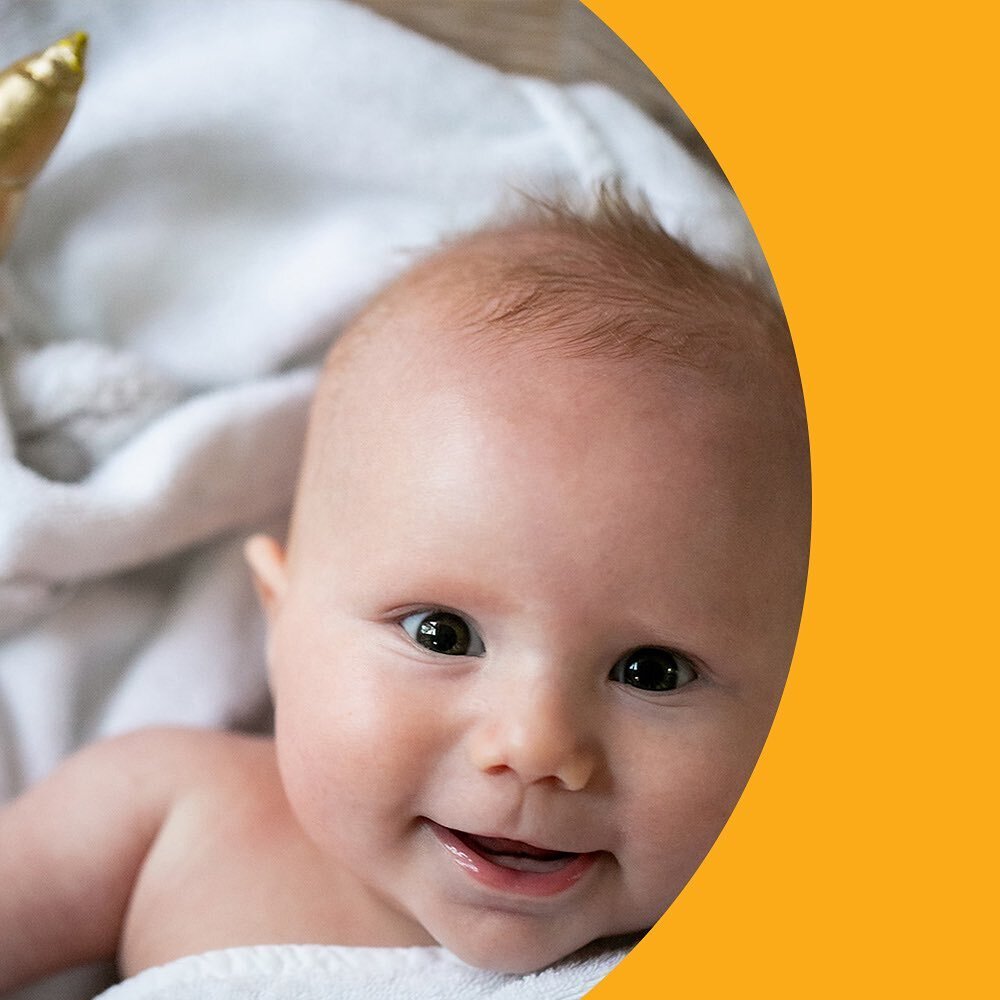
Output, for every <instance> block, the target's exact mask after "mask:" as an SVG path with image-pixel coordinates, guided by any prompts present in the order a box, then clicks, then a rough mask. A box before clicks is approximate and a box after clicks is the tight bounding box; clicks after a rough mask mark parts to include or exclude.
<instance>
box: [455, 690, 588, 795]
mask: <svg viewBox="0 0 1000 1000" xmlns="http://www.w3.org/2000/svg"><path fill="white" fill-rule="evenodd" d="M517 687H518V690H514V691H512V690H506V691H504V692H503V693H502V694H497V696H496V697H494V698H492V699H491V700H490V702H489V703H488V704H487V705H485V706H484V708H483V709H482V714H481V717H480V719H479V720H478V724H477V725H476V726H475V728H474V730H473V732H472V734H471V737H470V741H469V747H470V757H471V759H472V763H473V764H474V765H475V766H476V767H477V768H478V769H479V770H481V771H484V772H486V773H489V774H503V773H512V774H514V775H515V776H516V777H517V778H519V779H520V780H521V781H522V782H523V783H525V784H534V783H536V782H541V781H553V782H555V783H557V784H558V785H559V786H561V787H562V788H565V789H567V790H569V791H580V790H582V789H584V788H586V786H587V785H588V784H589V783H590V781H591V780H592V778H593V776H594V772H595V770H596V767H597V759H598V750H597V746H596V742H595V740H594V739H593V738H592V736H591V726H590V725H589V722H588V719H587V712H586V709H585V706H583V705H581V704H579V702H578V701H577V700H576V699H574V698H573V697H572V696H571V695H570V693H569V692H567V691H565V690H563V689H561V688H560V687H559V686H558V685H555V684H550V685H527V686H524V685H518V686H517Z"/></svg>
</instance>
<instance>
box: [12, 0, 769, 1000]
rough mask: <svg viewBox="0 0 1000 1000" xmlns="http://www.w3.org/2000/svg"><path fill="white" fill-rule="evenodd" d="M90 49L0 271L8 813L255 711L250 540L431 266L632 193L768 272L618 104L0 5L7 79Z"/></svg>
mask: <svg viewBox="0 0 1000 1000" xmlns="http://www.w3.org/2000/svg"><path fill="white" fill-rule="evenodd" d="M78 29H84V30H86V31H88V32H89V33H90V35H91V44H90V50H89V54H88V78H87V81H86V82H85V84H84V87H83V90H82V92H81V95H80V99H79V103H78V109H77V113H76V115H75V116H74V118H73V120H72V121H71V123H70V126H69V129H68V131H67V133H66V135H65V136H64V138H63V141H62V142H61V143H60V145H59V147H58V148H57V150H56V153H55V155H54V157H53V159H52V161H51V162H50V163H49V164H48V166H47V167H46V169H45V171H44V172H43V174H42V175H41V177H40V178H39V179H38V181H37V182H36V184H35V186H34V187H33V189H32V191H31V194H30V196H29V199H28V203H27V207H26V210H25V214H24V216H23V219H22V223H21V226H20V229H19V231H18V233H17V235H16V237H15V240H14V242H13V245H12V247H11V250H10V252H9V254H8V257H7V259H6V260H5V261H4V262H3V264H2V265H0V800H2V799H4V798H6V797H8V796H10V795H13V794H15V793H17V792H18V791H19V790H21V789H22V788H24V787H25V786H26V785H27V784H29V783H31V782H33V781H35V780H36V779H38V778H40V777H41V776H42V775H44V774H45V773H46V772H47V771H48V770H49V769H50V768H51V767H52V766H53V765H54V764H55V763H56V762H57V761H58V760H59V759H60V758H61V757H62V756H64V755H65V754H66V753H68V752H70V751H71V750H73V749H75V748H76V747H77V746H79V745H80V744H82V743H84V742H87V741H89V740H92V739H95V738H97V737H100V736H106V735H111V734H113V733H117V732H121V731H123V730H127V729H132V728H135V727H137V726H140V725H144V724H150V723H162V722H171V723H180V724H194V725H240V724H244V723H251V722H253V721H254V720H255V719H256V718H257V717H258V716H259V714H260V712H261V711H262V710H266V704H267V692H266V683H265V677H264V661H263V648H264V644H263V636H262V623H261V617H260V613H259V611H258V609H257V607H256V603H255V601H254V598H253V595H252V592H251V588H250V585H249V582H248V577H247V573H246V571H245V570H244V568H243V565H242V560H241V556H240V547H241V543H242V540H243V538H244V537H245V536H246V535H247V534H249V533H250V532H251V531H252V530H255V529H257V528H259V527H262V526H263V527H268V526H270V527H271V528H272V529H274V530H278V531H280V530H281V526H282V524H283V522H284V519H285V517H286V515H287V510H288V507H289V504H290V500H291V496H292V490H293V485H294V477H295V470H296V465H297V461H298V456H299V448H300V440H301V437H302V432H303V429H304V426H305V419H306V407H307V404H308V400H309V397H310V394H311V392H312V390H313V387H314V385H315V378H316V370H317V365H318V363H319V360H320V359H321V357H322V354H323V353H324V351H325V349H326V348H327V346H328V345H329V344H330V342H331V341H332V339H333V338H334V337H335V336H336V334H337V333H338V332H339V331H340V330H341V329H342V327H343V326H344V324H345V322H346V321H347V320H348V319H349V317H350V316H351V314H352V313H353V312H354V311H355V310H356V309H357V308H358V306H359V304H360V303H361V302H363V300H364V299H365V298H366V296H368V295H369V294H370V293H371V292H372V291H373V290H375V289H376V288H377V287H379V286H380V285H381V284H383V283H384V282H385V281H386V280H387V279H388V278H390V277H391V276H392V275H393V274H395V273H397V272H398V271H399V270H400V269H402V268H403V267H405V266H406V264H407V262H408V261H409V260H410V259H412V256H413V254H414V252H416V251H419V250H420V249H421V248H426V247H428V246H432V245H434V244H435V243H436V242H437V241H438V240H439V238H440V237H441V235H442V234H444V233H449V232H453V231H455V230H457V229H468V228H472V227H474V226H476V225H477V224H478V223H480V222H481V221H482V220H484V219H486V218H488V217H492V216H494V215H495V213H496V211H497V209H498V207H500V206H503V205H509V204H511V203H512V201H513V199H512V197H511V192H512V190H514V189H527V190H529V191H535V192H538V193H543V194H544V193H545V192H550V191H553V190H555V189H556V188H560V189H566V190H568V191H570V192H572V191H579V190H588V189H591V188H592V187H593V185H594V183H595V182H596V181H598V180H600V179H603V178H607V177H617V178H620V179H621V180H622V181H623V182H624V185H625V186H626V188H629V187H635V188H640V189H641V190H642V191H644V192H645V194H646V196H647V197H648V199H649V201H650V202H651V204H652V206H653V208H654V210H655V211H656V212H657V214H658V216H659V217H660V219H661V221H662V222H663V223H664V225H665V226H666V227H667V228H668V229H669V230H670V231H671V232H673V233H674V234H676V235H678V236H680V237H682V238H684V239H686V240H688V241H689V242H690V243H691V244H692V245H693V246H694V247H695V249H697V250H698V251H699V252H700V253H702V254H703V255H704V256H706V257H707V258H710V259H712V260H714V261H717V262H720V263H725V264H728V265H729V266H732V267H735V268H739V269H742V270H744V271H747V272H749V273H752V274H756V275H758V276H761V277H762V280H766V278H765V277H763V276H765V275H766V268H765V266H764V264H763V261H762V258H761V256H760V252H759V249H758V247H757V244H756V241H755V239H754V237H753V234H752V232H751V230H750V227H749V225H748V223H747V221H746V219H745V217H744V215H743V212H742V211H741V209H740V208H739V205H738V204H737V202H736V201H735V199H734V197H733V196H732V194H731V193H730V192H729V190H728V189H727V188H726V186H725V185H724V184H723V183H722V182H720V181H719V179H718V178H717V177H715V176H714V175H713V174H712V173H711V172H710V171H709V170H707V169H706V168H705V167H703V166H702V165H700V164H699V163H697V162H696V161H695V160H694V159H693V158H692V157H691V156H690V155H689V154H688V153H687V152H686V151H685V150H684V149H683V147H682V146H681V145H680V144H679V143H678V142H676V141H674V140H673V139H672V138H671V137H670V136H668V135H666V134H665V133H664V132H663V131H662V130H661V129H660V128H659V127H658V126H657V125H655V124H654V123H653V122H651V121H650V120H649V119H647V118H646V117H645V116H644V115H643V114H641V113H640V112H639V111H637V110H636V109H635V108H633V107H632V106H631V105H630V104H629V103H628V102H627V101H625V100H624V99H622V98H621V97H619V96H617V95H616V94H614V93H612V92H611V91H609V90H608V89H606V88H604V87H602V86H599V85H591V84H577V85H573V86H568V87H562V86H556V85H554V84H551V83H547V82H544V81H540V80H534V79H526V78H518V77H512V76H506V75H504V74H502V73H499V72H497V71H496V70H494V69H492V68H490V67H487V66H484V65H481V64H478V63H476V62H473V61H471V60H469V59H467V58H465V57H463V56H461V55H459V54H457V53H455V52H452V51H450V50H448V49H447V48H444V47H442V46H440V45H437V44H435V43H432V42H430V41H428V40H426V39H424V38H421V37H419V36H417V35H414V34H412V33H410V32H408V31H405V30H403V29H401V28H399V27H398V26H396V25H394V24H392V23H390V22H387V21H384V20H382V19H380V18H378V17H376V16H375V15H373V14H371V13H370V12H368V11H366V10H364V9H362V8H358V7H355V6H352V5H350V4H347V3H344V2H340V0H143V2H142V3H134V2H131V0H35V2H33V3H30V4H24V3H21V2H18V0H0V64H6V63H7V62H9V61H12V60H14V59H15V58H18V57H20V56H22V55H23V54H25V53H27V52H29V51H33V50H36V49H39V48H41V47H43V46H44V45H46V44H47V43H49V42H51V41H52V40H54V39H56V38H58V37H61V36H62V35H65V34H67V33H69V32H71V31H74V30H78ZM62 995H63V996H69V994H67V993H65V992H64V993H62Z"/></svg>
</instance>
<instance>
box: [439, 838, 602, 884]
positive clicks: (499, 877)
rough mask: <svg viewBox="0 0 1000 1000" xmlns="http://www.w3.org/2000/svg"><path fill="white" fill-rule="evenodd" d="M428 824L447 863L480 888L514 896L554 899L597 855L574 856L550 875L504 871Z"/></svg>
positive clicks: (575, 879) (466, 845) (587, 869)
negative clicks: (441, 848)
mask: <svg viewBox="0 0 1000 1000" xmlns="http://www.w3.org/2000/svg"><path fill="white" fill-rule="evenodd" d="M427 822H428V825H429V826H430V828H431V830H432V831H433V833H434V836H435V837H437V839H438V841H439V842H440V844H441V845H442V846H443V847H444V849H445V850H446V851H447V852H448V855H449V856H450V858H451V860H452V861H453V862H454V863H455V864H456V865H458V866H459V868H461V869H462V870H463V871H464V872H466V873H467V874H468V875H470V876H471V877H472V878H474V879H475V880H476V881H477V882H479V883H480V884H481V885H484V886H486V887H487V888H489V889H496V890H499V891H500V892H506V893H510V894H512V895H518V896H558V895H559V894H560V893H562V892H566V891H567V890H568V889H570V888H572V887H573V886H574V885H576V883H577V882H579V881H580V879H581V878H583V876H584V875H586V874H587V872H588V871H590V869H591V868H593V866H594V864H595V863H596V861H597V859H598V857H599V852H597V851H594V852H591V853H590V854H577V855H576V856H575V857H573V858H572V859H571V860H570V861H567V862H566V864H565V866H564V867H562V868H559V869H557V870H556V871H551V872H526V871H517V870H515V869H513V868H504V867H503V866H502V865H498V864H495V863H494V862H493V861H491V860H490V859H489V858H488V857H485V856H484V855H482V854H480V853H479V852H478V851H476V850H475V849H474V848H473V847H471V846H470V845H469V844H467V843H465V841H464V840H461V839H460V838H459V837H458V836H456V835H455V834H454V833H452V831H451V830H449V829H448V828H447V827H445V826H440V825H439V824H437V823H435V822H434V821H433V820H428V821H427Z"/></svg>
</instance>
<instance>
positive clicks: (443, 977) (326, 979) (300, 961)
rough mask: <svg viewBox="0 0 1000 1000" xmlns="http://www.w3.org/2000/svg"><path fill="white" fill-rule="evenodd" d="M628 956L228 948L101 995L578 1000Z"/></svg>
mask: <svg viewBox="0 0 1000 1000" xmlns="http://www.w3.org/2000/svg"><path fill="white" fill-rule="evenodd" d="M626 954H627V949H626V948H623V947H620V946H606V947H603V946H591V947H590V948H587V949H584V950H583V951H581V952H579V953H578V954H576V955H574V956H572V957H571V958H569V959H566V960H564V961H562V962H559V963H558V964H556V965H554V966H551V967H550V968H548V969H543V970H542V971H541V972H537V973H534V974H532V975H529V976H513V975H503V974H500V973H496V972H485V971H483V970H482V969H475V968H473V967H472V966H469V965H466V964H465V963H464V962H461V961H460V960H459V959H457V958H455V956H454V955H452V954H451V953H450V952H447V951H445V950H444V949H443V948H335V947H323V946H319V945H274V946H270V947H263V948H230V949H226V950H225V951H213V952H208V953H206V954H204V955H197V956H193V957H191V958H182V959H179V960H178V961H176V962H171V963H169V964H168V965H163V966H159V967H158V968H155V969H147V970H146V971H145V972H140V973H139V975H137V976H135V977H133V978H132V979H127V980H125V981H124V982H122V983H119V984H118V985H117V986H113V987H111V989H109V990H107V991H105V992H104V993H102V994H101V995H100V1000H525V998H532V1000H575V998H577V997H581V996H583V995H584V994H585V993H586V992H587V990H589V989H590V988H591V987H592V986H594V985H595V984H596V983H598V982H599V981H600V980H601V979H602V978H604V976H606V975H607V974H608V973H609V972H610V971H611V970H612V969H613V968H614V967H615V965H616V964H617V963H618V962H619V961H621V959H622V958H624V956H625V955H626Z"/></svg>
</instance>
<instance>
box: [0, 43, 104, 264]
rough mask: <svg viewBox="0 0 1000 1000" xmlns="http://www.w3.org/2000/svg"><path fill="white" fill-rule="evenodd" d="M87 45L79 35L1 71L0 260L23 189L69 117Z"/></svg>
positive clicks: (10, 232) (49, 151) (23, 196)
mask: <svg viewBox="0 0 1000 1000" xmlns="http://www.w3.org/2000/svg"><path fill="white" fill-rule="evenodd" d="M86 47H87V36H86V35H85V34H84V33H83V32H82V31H78V32H76V34H73V35H69V36H67V37H66V38H63V39H60V40H59V41H58V42H56V43H55V44H54V45H50V46H49V47H48V48H47V49H44V50H42V51H41V52H36V53H34V54H33V55H30V56H27V57H26V58H24V59H21V60H20V61H19V62H16V63H14V64H13V65H12V66H8V67H7V69H5V70H4V71H3V72H2V73H0V256H2V255H3V253H4V252H5V251H6V249H7V246H8V244H9V243H10V240H11V237H12V236H13V235H14V225H15V223H16V222H17V216H18V213H19V212H20V210H21V205H22V204H23V202H24V198H25V195H26V193H27V190H28V185H30V184H31V182H32V181H33V180H34V179H35V175H36V174H37V173H38V172H39V171H40V170H41V169H42V167H43V166H44V165H45V162H46V160H48V158H49V156H50V155H51V154H52V150H53V149H55V146H56V143H57V142H58V141H59V137H60V136H61V135H62V134H63V130H64V129H65V128H66V125H67V124H68V123H69V119H70V116H71V115H72V114H73V107H74V105H75V104H76V94H77V91H78V90H79V89H80V84H81V83H83V57H84V52H85V51H86Z"/></svg>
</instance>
